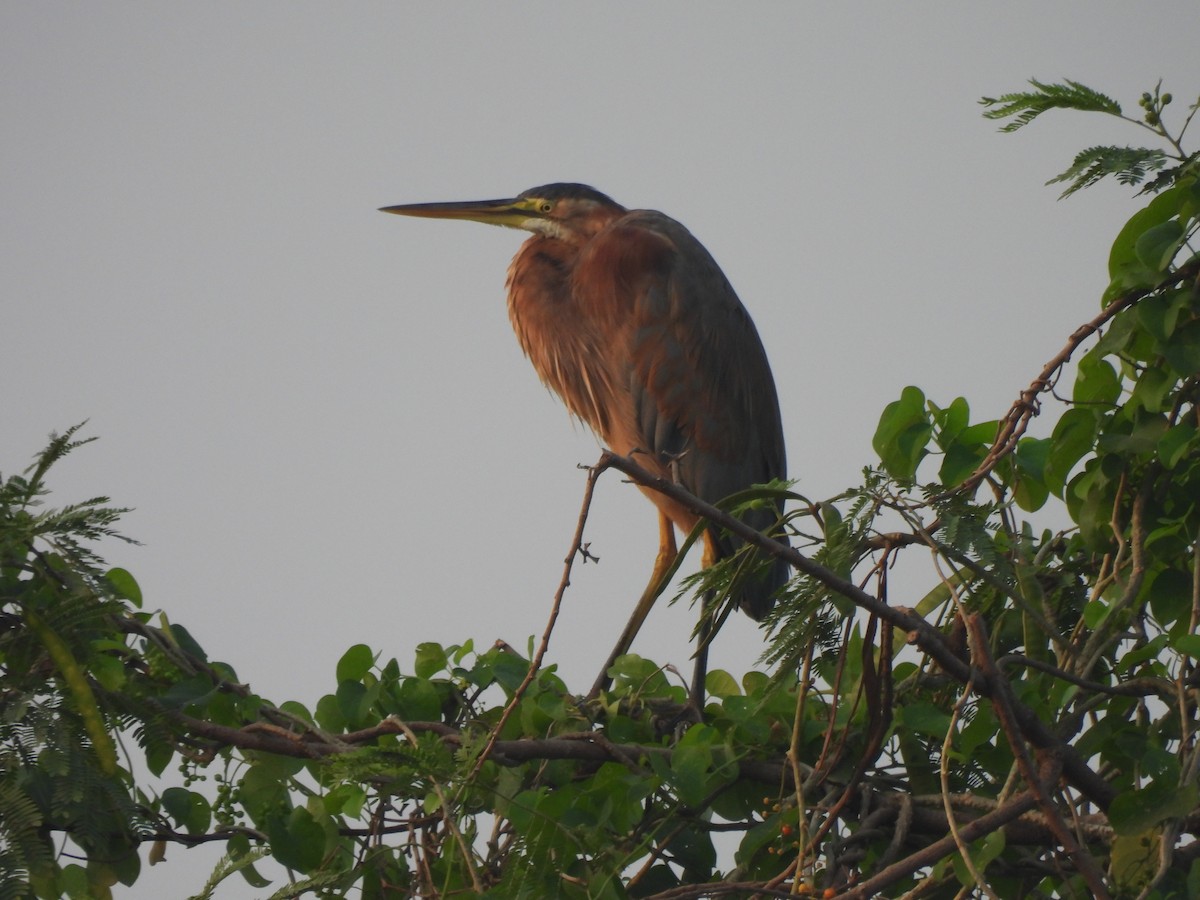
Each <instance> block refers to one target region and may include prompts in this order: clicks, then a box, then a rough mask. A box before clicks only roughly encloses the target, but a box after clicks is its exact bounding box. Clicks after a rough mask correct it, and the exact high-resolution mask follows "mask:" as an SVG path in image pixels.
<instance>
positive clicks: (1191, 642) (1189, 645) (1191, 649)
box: [1170, 634, 1200, 659]
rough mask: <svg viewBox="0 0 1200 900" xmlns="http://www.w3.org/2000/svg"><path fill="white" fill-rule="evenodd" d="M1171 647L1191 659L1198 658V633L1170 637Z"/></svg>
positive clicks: (1199, 646) (1199, 654)
mask: <svg viewBox="0 0 1200 900" xmlns="http://www.w3.org/2000/svg"><path fill="white" fill-rule="evenodd" d="M1170 644H1171V647H1172V648H1174V649H1175V650H1178V651H1179V652H1180V653H1185V654H1187V655H1188V656H1190V657H1192V659H1200V634H1181V635H1179V636H1177V637H1173V638H1171V641H1170Z"/></svg>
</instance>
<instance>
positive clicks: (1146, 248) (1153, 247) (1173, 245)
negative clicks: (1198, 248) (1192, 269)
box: [1133, 219, 1184, 272]
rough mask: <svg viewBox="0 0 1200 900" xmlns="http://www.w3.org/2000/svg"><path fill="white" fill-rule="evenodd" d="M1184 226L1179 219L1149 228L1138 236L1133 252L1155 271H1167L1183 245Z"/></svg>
mask: <svg viewBox="0 0 1200 900" xmlns="http://www.w3.org/2000/svg"><path fill="white" fill-rule="evenodd" d="M1183 239H1184V228H1183V225H1182V224H1181V223H1180V222H1179V220H1178V219H1170V220H1168V221H1166V222H1163V223H1162V224H1160V225H1154V226H1152V227H1150V228H1147V229H1146V230H1145V231H1143V232H1142V233H1141V235H1140V236H1139V237H1138V239H1137V242H1136V243H1135V244H1134V248H1133V252H1134V254H1135V255H1136V256H1137V258H1138V261H1139V262H1140V263H1141V264H1142V265H1144V266H1145V267H1146V268H1148V269H1150V270H1151V271H1153V272H1165V271H1166V270H1167V267H1168V266H1170V265H1171V260H1173V259H1174V258H1175V255H1176V254H1177V253H1178V252H1179V248H1180V247H1182V246H1183Z"/></svg>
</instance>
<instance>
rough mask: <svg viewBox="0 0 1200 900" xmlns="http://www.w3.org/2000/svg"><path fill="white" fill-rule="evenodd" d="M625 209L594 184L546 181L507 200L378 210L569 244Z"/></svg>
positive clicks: (425, 204)
mask: <svg viewBox="0 0 1200 900" xmlns="http://www.w3.org/2000/svg"><path fill="white" fill-rule="evenodd" d="M625 211H626V210H625V207H623V206H621V205H620V204H619V203H617V202H616V201H614V200H612V199H611V198H610V197H608V196H606V195H604V194H602V193H600V192H599V191H598V190H596V189H595V188H591V187H588V186H587V185H586V184H568V183H556V184H544V185H542V186H541V187H535V188H530V189H529V190H527V191H522V192H521V193H519V194H518V195H517V196H515V197H512V198H510V199H507V200H465V201H452V202H449V203H408V204H403V205H400V206H385V207H383V208H382V209H381V210H380V212H387V213H395V214H396V215H400V216H419V217H421V218H427V219H468V220H470V221H472V222H484V223H486V224H488V225H504V226H506V227H508V228H520V229H522V230H523V231H531V232H533V233H534V234H541V235H545V236H546V237H551V238H557V239H558V240H563V241H567V242H569V243H575V242H577V241H582V240H584V239H586V238H588V237H590V236H591V235H593V234H595V233H596V232H597V231H599V230H600V229H601V228H603V227H604V226H605V225H607V224H608V223H609V222H611V221H612V220H613V219H615V218H616V217H617V216H620V215H621V214H623V213H624V212H625Z"/></svg>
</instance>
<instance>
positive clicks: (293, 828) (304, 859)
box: [267, 807, 325, 872]
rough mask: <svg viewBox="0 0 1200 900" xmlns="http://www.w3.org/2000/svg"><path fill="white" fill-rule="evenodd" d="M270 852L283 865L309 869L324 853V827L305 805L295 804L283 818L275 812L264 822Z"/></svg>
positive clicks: (318, 862)
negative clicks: (270, 818)
mask: <svg viewBox="0 0 1200 900" xmlns="http://www.w3.org/2000/svg"><path fill="white" fill-rule="evenodd" d="M267 837H268V838H269V839H270V841H271V855H272V856H274V857H275V860H276V861H277V862H278V863H279V864H280V865H282V866H286V867H288V868H289V869H296V870H297V871H299V872H311V871H312V870H313V869H315V868H317V866H319V865H320V864H321V860H322V859H323V858H324V856H325V829H323V828H322V827H321V826H320V825H319V824H318V823H317V822H316V820H314V819H313V816H312V813H310V812H309V811H308V810H307V809H305V808H304V807H296V808H295V809H293V810H292V811H291V813H290V814H289V815H288V816H287V817H286V818H284V817H283V816H278V817H276V818H275V819H274V820H272V822H271V823H270V824H269V825H268V826H267Z"/></svg>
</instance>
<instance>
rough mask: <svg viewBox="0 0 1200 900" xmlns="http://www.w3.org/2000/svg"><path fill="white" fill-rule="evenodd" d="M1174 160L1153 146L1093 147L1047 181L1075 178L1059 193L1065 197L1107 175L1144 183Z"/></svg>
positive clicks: (1127, 182)
mask: <svg viewBox="0 0 1200 900" xmlns="http://www.w3.org/2000/svg"><path fill="white" fill-rule="evenodd" d="M1170 161H1171V160H1170V157H1168V156H1167V154H1165V153H1163V152H1162V151H1161V150H1152V149H1150V148H1149V147H1089V148H1088V149H1086V150H1082V151H1080V152H1079V153H1077V154H1076V155H1075V159H1074V160H1073V161H1072V163H1071V165H1070V167H1069V168H1068V169H1067V170H1066V171H1065V172H1062V173H1061V174H1059V175H1056V176H1054V177H1053V178H1051V179H1050V180H1049V181H1047V182H1046V184H1061V183H1062V182H1064V181H1069V182H1071V184H1070V186H1069V187H1068V188H1067V189H1066V190H1065V191H1063V192H1062V194H1061V195H1059V196H1060V199H1062V198H1064V197H1069V196H1071V195H1072V194H1074V193H1075V192H1076V191H1079V190H1082V189H1083V188H1085V187H1091V186H1092V185H1093V184H1095V183H1096V182H1097V181H1099V180H1100V179H1102V178H1104V177H1105V176H1107V175H1111V176H1113V177H1114V178H1116V179H1117V181H1119V182H1120V183H1121V184H1129V185H1135V184H1141V182H1142V181H1143V180H1144V179H1145V177H1146V176H1147V174H1149V173H1150V172H1157V171H1158V170H1160V169H1162V168H1164V167H1165V166H1166V165H1167V164H1168V163H1169V162H1170Z"/></svg>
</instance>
